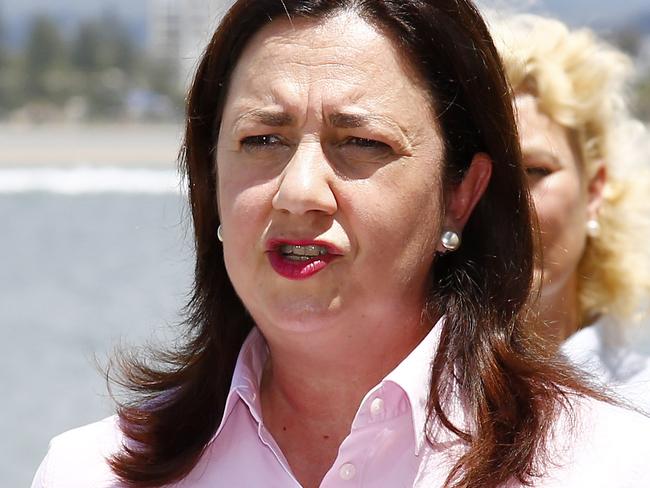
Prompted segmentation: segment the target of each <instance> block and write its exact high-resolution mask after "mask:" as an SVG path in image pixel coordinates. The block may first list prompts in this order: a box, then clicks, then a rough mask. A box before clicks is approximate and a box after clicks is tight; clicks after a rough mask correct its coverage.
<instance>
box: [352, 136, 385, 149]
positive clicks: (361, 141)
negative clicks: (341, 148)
mask: <svg viewBox="0 0 650 488" xmlns="http://www.w3.org/2000/svg"><path fill="white" fill-rule="evenodd" d="M343 144H349V145H352V146H356V147H359V148H363V149H379V150H382V151H389V150H390V146H389V145H388V144H385V143H383V142H380V141H375V140H374V139H366V138H364V137H348V138H347V139H345V140H344V141H343Z"/></svg>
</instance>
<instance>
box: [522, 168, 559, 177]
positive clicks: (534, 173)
mask: <svg viewBox="0 0 650 488" xmlns="http://www.w3.org/2000/svg"><path fill="white" fill-rule="evenodd" d="M525 171H526V174H527V175H528V176H529V177H530V178H532V179H542V178H545V177H546V176H548V175H550V174H551V173H552V172H553V171H552V170H551V169H549V168H545V167H544V166H529V167H527V168H526V169H525Z"/></svg>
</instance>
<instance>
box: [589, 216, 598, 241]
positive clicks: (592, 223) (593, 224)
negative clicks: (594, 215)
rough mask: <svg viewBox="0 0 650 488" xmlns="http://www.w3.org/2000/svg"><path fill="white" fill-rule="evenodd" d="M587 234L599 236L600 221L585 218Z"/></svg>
mask: <svg viewBox="0 0 650 488" xmlns="http://www.w3.org/2000/svg"><path fill="white" fill-rule="evenodd" d="M587 235H588V236H589V237H598V236H600V222H598V221H597V220H596V219H589V220H587Z"/></svg>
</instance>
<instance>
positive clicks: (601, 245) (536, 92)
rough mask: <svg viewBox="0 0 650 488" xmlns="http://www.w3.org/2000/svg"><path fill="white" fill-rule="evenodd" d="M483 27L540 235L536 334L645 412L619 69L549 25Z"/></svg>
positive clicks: (649, 273)
mask: <svg viewBox="0 0 650 488" xmlns="http://www.w3.org/2000/svg"><path fill="white" fill-rule="evenodd" d="M492 30H493V34H494V37H495V42H496V43H497V46H498V48H499V51H500V54H501V56H502V58H503V61H504V64H505V67H506V71H507V75H508V78H509V80H510V83H511V85H512V88H513V90H514V92H515V101H516V108H517V113H518V128H519V137H520V142H521V146H522V151H523V154H524V164H525V168H526V172H527V174H528V177H529V181H530V185H531V194H532V197H533V200H534V204H535V209H536V211H537V216H538V220H539V227H540V231H541V232H540V234H541V247H542V266H541V267H542V268H543V269H540V270H539V271H540V276H541V283H542V286H541V290H540V298H539V304H540V314H541V316H542V319H544V320H543V321H542V322H540V323H542V324H543V327H544V329H543V330H541V331H540V336H542V337H543V338H544V339H546V340H548V341H549V344H550V345H551V346H552V347H560V345H561V350H562V351H563V352H564V353H565V354H566V355H567V356H568V357H569V358H570V359H572V360H574V361H575V362H576V363H578V364H579V365H581V366H582V367H583V368H584V369H586V370H587V371H588V372H590V373H593V374H595V376H596V377H597V378H598V379H599V380H601V381H603V382H604V383H605V384H607V385H610V386H612V387H615V388H616V390H617V391H618V392H619V393H620V394H622V396H624V397H625V398H627V399H629V400H632V401H633V402H634V403H635V404H637V405H638V406H641V407H646V408H650V339H649V338H650V323H647V322H648V317H647V304H648V296H649V290H650V249H649V246H648V242H649V241H650V225H649V224H650V222H649V219H650V204H649V198H648V197H649V196H650V179H649V175H648V168H649V167H650V160H649V159H648V157H650V154H649V153H648V151H647V147H648V146H647V142H646V141H647V134H646V133H645V130H644V128H643V126H642V124H640V123H639V122H638V121H635V120H633V119H632V118H631V117H630V116H629V115H628V113H627V111H626V109H625V104H624V102H623V96H622V95H623V88H624V85H625V81H626V79H627V78H628V76H629V74H630V71H631V63H630V61H629V59H628V58H627V57H626V56H625V55H624V54H623V53H621V52H619V51H618V50H616V49H614V48H612V47H610V46H608V45H607V44H605V43H604V42H602V41H600V40H599V39H597V38H596V37H595V35H594V34H593V33H592V32H590V31H589V30H586V29H581V30H575V31H570V30H569V29H567V27H566V26H565V25H564V24H562V23H561V22H559V21H557V20H553V19H548V18H543V17H538V16H533V15H515V16H512V17H510V18H508V19H500V20H498V21H495V22H494V23H493V29H492ZM644 147H645V148H646V149H643V148H644ZM644 307H645V308H646V311H645V312H644ZM644 322H646V324H645V325H644ZM644 329H646V330H644Z"/></svg>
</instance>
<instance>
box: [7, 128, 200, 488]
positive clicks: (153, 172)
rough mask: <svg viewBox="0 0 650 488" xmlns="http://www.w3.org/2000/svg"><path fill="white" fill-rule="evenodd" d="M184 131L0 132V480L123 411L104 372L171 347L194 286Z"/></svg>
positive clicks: (29, 471) (13, 479)
mask: <svg viewBox="0 0 650 488" xmlns="http://www.w3.org/2000/svg"><path fill="white" fill-rule="evenodd" d="M179 134H180V132H179V129H178V127H176V126H172V125H167V126H150V127H137V126H128V127H124V126H102V127H92V126H91V127H86V128H82V127H65V126H64V127H43V126H40V127H38V126H37V127H33V128H31V129H29V130H28V128H25V127H21V128H20V127H15V126H14V127H9V129H7V126H3V127H2V129H0V147H2V151H0V222H1V223H2V228H3V229H2V236H3V237H2V239H0V269H1V270H2V271H1V278H0V327H1V328H2V336H3V338H4V340H3V341H2V342H0V384H2V387H3V390H4V391H5V392H7V399H6V400H5V402H4V408H3V416H2V418H1V419H0V431H2V432H3V439H4V440H3V441H2V442H1V443H0V472H2V483H1V485H2V486H7V487H12V488H13V487H24V486H29V484H30V482H31V478H32V476H33V474H34V472H35V470H36V468H37V466H38V464H39V462H40V461H41V459H42V458H43V456H44V455H45V452H46V450H47V445H48V441H49V440H50V439H51V438H52V437H53V436H55V435H56V434H59V433H61V432H63V431H65V430H67V429H70V428H74V427H76V426H80V425H83V424H85V423H88V422H92V421H95V420H98V419H101V418H103V417H105V416H107V415H110V414H111V413H112V412H113V410H114V408H113V404H112V402H111V400H110V398H109V396H108V390H107V387H106V383H105V380H104V378H103V376H102V372H101V368H99V367H98V365H100V366H105V365H106V362H107V359H108V358H109V357H110V355H111V353H112V351H113V350H114V349H115V348H116V347H118V346H120V345H128V344H131V345H136V346H138V345H142V344H144V343H145V342H147V341H149V340H165V339H167V340H172V339H173V337H174V336H175V334H176V331H175V328H174V326H175V325H176V324H177V323H178V321H179V319H180V316H179V311H180V309H181V308H182V306H183V304H184V303H185V301H186V297H187V293H188V291H189V290H190V286H191V279H192V268H193V248H192V243H191V239H190V238H191V227H190V223H189V215H188V212H187V208H186V204H185V200H184V197H183V192H182V191H181V190H180V184H179V177H178V174H177V171H176V154H177V152H178V149H179V147H180V143H179V141H180V136H179Z"/></svg>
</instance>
